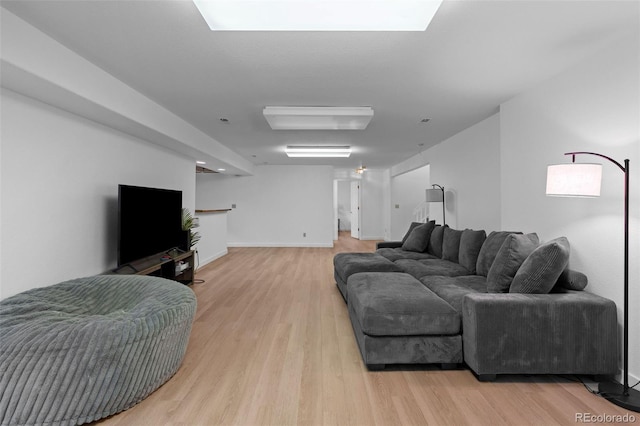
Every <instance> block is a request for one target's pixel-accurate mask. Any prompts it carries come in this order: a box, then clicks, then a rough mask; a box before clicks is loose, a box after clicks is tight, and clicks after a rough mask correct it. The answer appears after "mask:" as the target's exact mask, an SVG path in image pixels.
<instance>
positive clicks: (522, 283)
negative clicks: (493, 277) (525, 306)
mask: <svg viewBox="0 0 640 426" xmlns="http://www.w3.org/2000/svg"><path fill="white" fill-rule="evenodd" d="M569 252H570V248H569V241H568V240H567V239H566V238H565V237H560V238H556V239H555V240H551V241H548V242H546V243H544V244H541V245H540V246H538V248H536V249H535V250H534V251H533V252H532V253H531V254H530V255H529V257H527V258H526V259H525V261H524V262H523V263H522V266H521V267H520V269H518V272H517V273H516V276H515V277H513V281H512V282H511V287H510V288H509V293H539V294H546V293H549V292H550V291H551V289H552V288H553V286H554V285H555V283H556V281H558V277H560V274H562V271H564V268H566V266H567V264H568V263H569Z"/></svg>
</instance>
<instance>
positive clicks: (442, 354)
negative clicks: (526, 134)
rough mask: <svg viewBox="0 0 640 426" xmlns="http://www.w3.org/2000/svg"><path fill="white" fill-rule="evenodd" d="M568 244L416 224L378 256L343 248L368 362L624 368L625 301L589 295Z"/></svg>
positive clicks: (342, 285)
mask: <svg viewBox="0 0 640 426" xmlns="http://www.w3.org/2000/svg"><path fill="white" fill-rule="evenodd" d="M568 262H569V243H568V241H567V240H566V238H557V239H555V240H552V241H547V242H544V243H540V242H539V241H538V237H537V236H536V235H535V234H522V233H519V232H509V231H497V232H491V233H490V234H489V235H486V233H485V231H478V230H470V229H465V230H454V229H451V228H449V227H447V226H439V225H435V223H434V222H428V223H426V224H422V223H413V224H412V226H411V227H410V229H409V231H408V232H407V234H406V235H405V237H404V238H403V240H402V241H398V242H383V243H379V244H378V248H377V250H376V252H375V253H340V254H337V255H336V256H335V258H334V276H335V279H336V284H337V286H338V289H339V290H340V292H341V294H342V295H343V297H344V299H345V301H346V302H347V305H348V311H349V317H350V319H351V323H352V326H353V330H354V333H355V337H356V341H357V343H358V347H359V349H360V353H361V355H362V358H363V360H364V362H365V364H366V365H367V367H368V368H369V369H380V368H384V367H385V365H387V364H416V363H417V364H431V363H436V364H441V365H442V366H444V367H445V368H448V367H450V366H452V365H458V364H460V363H463V362H464V363H466V364H467V365H468V366H469V367H470V368H471V369H472V370H473V371H474V372H475V374H476V375H477V376H478V378H479V379H480V380H492V379H494V378H495V377H496V375H497V374H589V375H603V376H610V375H614V374H615V373H616V372H617V370H618V350H617V348H618V346H619V345H618V340H617V335H618V332H617V329H618V324H617V317H616V306H615V304H614V303H613V302H612V301H611V300H608V299H605V298H602V297H599V296H596V295H594V294H592V293H589V292H586V291H583V290H584V288H585V287H586V285H587V278H586V276H584V274H581V273H579V272H576V271H572V270H570V269H569V268H568Z"/></svg>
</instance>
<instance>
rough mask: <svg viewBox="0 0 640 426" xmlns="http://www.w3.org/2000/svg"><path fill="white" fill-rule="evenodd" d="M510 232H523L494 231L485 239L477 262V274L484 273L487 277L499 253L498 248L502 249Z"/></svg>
mask: <svg viewBox="0 0 640 426" xmlns="http://www.w3.org/2000/svg"><path fill="white" fill-rule="evenodd" d="M509 234H522V232H510V231H493V232H491V233H490V234H489V236H488V237H487V239H486V240H484V243H483V244H482V248H480V253H479V254H478V261H477V262H476V274H478V275H484V276H485V277H486V276H487V274H489V269H491V265H493V261H494V259H495V258H496V254H498V250H500V247H502V243H504V240H505V238H507V236H508V235H509Z"/></svg>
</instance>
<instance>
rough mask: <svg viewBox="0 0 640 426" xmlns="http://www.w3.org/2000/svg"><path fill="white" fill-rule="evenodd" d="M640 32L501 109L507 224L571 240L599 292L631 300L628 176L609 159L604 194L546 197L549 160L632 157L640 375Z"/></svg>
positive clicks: (633, 362) (634, 351) (576, 261)
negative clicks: (626, 268)
mask: <svg viewBox="0 0 640 426" xmlns="http://www.w3.org/2000/svg"><path fill="white" fill-rule="evenodd" d="M638 40H639V34H638V32H637V31H635V32H634V33H630V34H627V35H626V36H624V37H622V38H620V39H619V40H617V41H616V42H615V43H614V44H612V45H611V46H610V47H609V48H607V49H605V50H603V51H601V52H600V53H599V54H597V55H595V56H593V57H591V58H589V59H588V60H585V61H584V62H582V63H580V64H578V65H576V66H575V67H573V68H571V69H569V70H567V71H565V72H563V73H562V74H560V75H558V76H556V77H555V78H553V79H550V80H548V81H546V82H544V83H542V84H539V85H538V86H536V87H534V88H532V89H530V90H528V91H527V92H525V93H522V94H520V95H519V96H516V97H515V98H513V99H512V100H510V101H509V102H506V103H504V104H503V105H502V106H501V119H500V122H501V138H502V141H501V154H502V160H501V167H502V224H503V227H504V228H509V229H523V230H534V231H536V232H537V233H538V234H539V235H540V237H541V239H543V240H549V239H552V238H555V237H558V236H561V235H563V236H566V237H567V238H568V239H569V242H570V243H571V247H572V250H571V267H572V268H574V269H577V270H580V271H583V272H585V273H586V274H587V275H588V277H589V282H590V284H589V287H588V288H587V289H588V290H589V291H591V292H593V293H596V294H599V295H602V296H604V297H607V298H610V299H613V300H614V301H615V302H616V304H617V305H618V312H619V321H620V322H621V321H622V306H623V274H622V271H623V185H624V183H623V182H624V181H623V173H622V172H621V171H620V170H619V169H618V168H617V167H616V166H614V165H613V164H611V163H609V162H606V161H603V160H601V159H599V158H598V157H594V156H578V157H577V158H576V161H579V162H595V163H603V179H602V196H601V197H600V198H599V199H584V198H582V199H581V198H555V197H546V196H545V182H546V166H547V165H548V164H554V163H566V162H570V161H571V159H570V158H569V157H566V156H564V155H563V153H565V152H569V151H592V152H598V153H601V154H605V155H608V156H610V157H612V158H614V159H616V160H617V161H619V162H622V161H623V160H624V159H625V158H629V159H630V160H631V167H630V168H631V170H632V176H631V183H630V187H631V200H630V206H631V212H630V213H631V216H630V219H631V225H630V235H631V238H630V276H629V279H630V283H631V289H630V297H631V306H632V307H633V308H632V309H631V311H630V323H631V329H630V333H629V335H630V338H631V341H630V345H631V352H630V353H631V356H630V357H629V361H630V371H631V373H632V374H634V375H635V377H639V376H640V326H639V324H640V311H639V310H638V309H637V307H638V306H640V286H639V284H640V269H639V263H638V259H640V250H639V238H638V235H640V191H639V190H638V188H640V179H639V178H640V173H638V171H639V170H640V161H639V160H640V134H639V133H640V131H639V129H640V122H639V120H640V106H639V99H640V83H639V78H638V76H639V75H640V66H639V59H640V58H639V52H640V46H639V42H638Z"/></svg>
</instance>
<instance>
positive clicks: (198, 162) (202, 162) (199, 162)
mask: <svg viewBox="0 0 640 426" xmlns="http://www.w3.org/2000/svg"><path fill="white" fill-rule="evenodd" d="M196 164H207V163H206V162H204V161H196Z"/></svg>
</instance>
